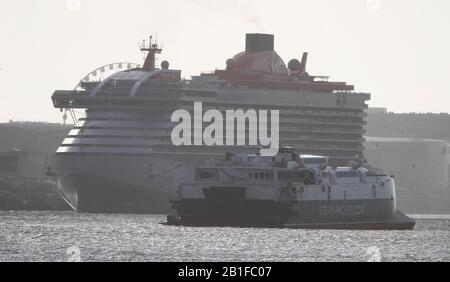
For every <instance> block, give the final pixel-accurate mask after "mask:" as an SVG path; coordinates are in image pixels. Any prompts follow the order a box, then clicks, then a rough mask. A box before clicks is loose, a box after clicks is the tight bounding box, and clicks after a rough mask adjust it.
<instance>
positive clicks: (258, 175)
mask: <svg viewBox="0 0 450 282" xmlns="http://www.w3.org/2000/svg"><path fill="white" fill-rule="evenodd" d="M248 178H250V179H274V173H273V171H265V172H264V171H258V172H256V171H255V172H249V173H248Z"/></svg>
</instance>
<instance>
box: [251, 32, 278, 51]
mask: <svg viewBox="0 0 450 282" xmlns="http://www.w3.org/2000/svg"><path fill="white" fill-rule="evenodd" d="M245 51H246V52H261V51H274V35H273V34H261V33H252V34H247V35H246V44H245Z"/></svg>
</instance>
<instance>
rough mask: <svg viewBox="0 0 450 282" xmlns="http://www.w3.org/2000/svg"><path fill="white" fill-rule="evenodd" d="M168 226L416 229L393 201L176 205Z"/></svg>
mask: <svg viewBox="0 0 450 282" xmlns="http://www.w3.org/2000/svg"><path fill="white" fill-rule="evenodd" d="M175 208H176V209H177V212H178V215H177V217H176V218H173V217H169V222H168V223H169V224H175V225H185V226H240V227H279V228H300V229H361V230H364V229H368V230H409V229H413V228H414V226H415V222H414V220H412V219H410V218H409V217H407V216H406V215H404V214H403V213H401V212H400V211H397V210H396V209H395V204H394V202H393V201H392V200H390V199H385V200H356V201H355V200H353V201H349V200H347V201H305V202H301V203H296V204H293V203H292V202H284V203H275V202H273V201H246V202H239V201H235V202H228V203H227V202H224V203H222V204H221V205H218V204H217V203H215V202H211V201H205V200H197V201H195V200H189V201H183V202H180V203H176V204H175Z"/></svg>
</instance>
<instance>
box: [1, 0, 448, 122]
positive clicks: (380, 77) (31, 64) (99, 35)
mask: <svg viewBox="0 0 450 282" xmlns="http://www.w3.org/2000/svg"><path fill="white" fill-rule="evenodd" d="M77 2H78V1H76V0H2V1H1V2H0V35H1V44H0V69H1V70H0V86H1V92H0V98H1V101H0V103H1V107H0V122H4V121H7V120H9V119H14V120H40V121H52V122H55V121H57V122H60V121H61V116H62V115H61V114H60V113H59V111H58V110H56V109H53V107H52V104H51V100H50V96H51V94H52V92H53V91H54V90H56V89H72V88H73V87H74V86H75V85H76V84H77V82H78V81H79V80H80V79H81V78H82V77H83V76H84V75H85V74H87V73H88V72H90V71H91V70H93V69H95V68H96V67H98V66H100V65H103V64H107V63H111V62H117V61H131V62H136V63H142V59H143V55H142V54H141V52H140V51H139V50H138V42H140V41H141V40H142V39H144V38H147V37H148V36H149V35H150V34H152V33H153V34H157V36H158V41H159V42H160V43H163V44H164V52H163V54H162V55H161V56H160V60H162V59H167V60H169V61H170V63H171V67H173V68H176V69H181V70H183V75H184V76H185V77H189V76H190V75H194V74H198V73H199V72H201V71H209V70H214V69H215V68H223V67H224V66H225V61H226V59H227V58H229V57H232V56H233V55H234V54H235V53H237V52H239V51H242V50H243V49H244V37H245V33H247V32H266V33H273V34H275V40H276V41H275V48H276V50H277V51H278V53H279V54H280V55H281V56H282V58H283V59H284V60H285V61H286V62H287V61H289V59H291V58H293V57H300V56H301V53H302V52H303V51H309V53H310V57H309V62H308V71H309V73H310V74H313V75H328V76H331V79H333V80H340V81H346V82H348V83H351V84H354V85H355V86H356V90H357V91H361V92H370V93H372V101H371V102H370V105H371V106H382V107H388V108H389V109H390V110H392V111H396V112H412V111H415V112H449V111H450V86H449V85H450V84H449V80H450V16H449V15H450V1H448V0H432V1H425V0H380V1H377V0H372V1H370V0H369V1H366V0H339V1H336V0H329V1H327V0H319V1H318V0H310V1H306V0H302V1H300V0H292V1H287V0H286V1H283V0H278V1H273V0H268V1H263V0H255V1H244V0H243V1H237V0H222V1H207V0H180V1H175V0H164V1H161V0H159V1H151V0H127V1H125V0H80V1H79V2H80V5H79V6H78V5H77Z"/></svg>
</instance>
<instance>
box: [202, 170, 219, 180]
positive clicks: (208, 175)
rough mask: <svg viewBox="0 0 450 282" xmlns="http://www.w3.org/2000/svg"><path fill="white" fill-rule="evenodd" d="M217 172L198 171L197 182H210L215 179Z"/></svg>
mask: <svg viewBox="0 0 450 282" xmlns="http://www.w3.org/2000/svg"><path fill="white" fill-rule="evenodd" d="M217 176H218V175H217V172H216V171H215V170H200V171H198V172H197V179H198V180H205V179H208V180H211V179H217Z"/></svg>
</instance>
